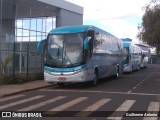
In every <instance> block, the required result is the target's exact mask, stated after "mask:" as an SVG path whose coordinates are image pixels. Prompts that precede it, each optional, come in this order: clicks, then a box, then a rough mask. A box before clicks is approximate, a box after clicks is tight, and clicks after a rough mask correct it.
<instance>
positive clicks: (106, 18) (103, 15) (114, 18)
mask: <svg viewBox="0 0 160 120" xmlns="http://www.w3.org/2000/svg"><path fill="white" fill-rule="evenodd" d="M66 1H69V2H71V3H74V4H77V5H80V6H82V7H83V8H84V15H83V24H84V25H94V26H96V27H99V28H101V29H103V30H105V31H107V32H109V33H111V34H113V35H115V36H116V37H118V38H131V39H132V41H133V42H134V43H139V40H138V38H137V37H136V36H137V34H138V28H137V26H138V25H139V24H141V23H142V16H143V14H144V10H142V7H144V6H145V5H146V4H148V3H149V2H150V0H66Z"/></svg>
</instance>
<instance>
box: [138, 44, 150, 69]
mask: <svg viewBox="0 0 160 120" xmlns="http://www.w3.org/2000/svg"><path fill="white" fill-rule="evenodd" d="M136 45H137V46H139V47H140V48H141V49H142V62H141V68H147V66H148V61H149V59H150V58H151V50H150V49H149V46H148V45H146V44H136Z"/></svg>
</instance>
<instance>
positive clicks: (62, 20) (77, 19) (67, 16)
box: [56, 9, 83, 27]
mask: <svg viewBox="0 0 160 120" xmlns="http://www.w3.org/2000/svg"><path fill="white" fill-rule="evenodd" d="M82 24H83V15H82V14H78V13H75V12H72V11H68V10H65V9H59V11H58V12H57V15H56V27H61V26H68V25H82Z"/></svg>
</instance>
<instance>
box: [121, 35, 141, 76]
mask: <svg viewBox="0 0 160 120" xmlns="http://www.w3.org/2000/svg"><path fill="white" fill-rule="evenodd" d="M122 41H123V47H124V49H125V50H124V72H130V73H132V72H133V71H135V70H139V69H140V67H141V62H142V49H141V48H140V47H139V46H137V45H135V44H133V43H132V40H131V39H128V38H126V39H122Z"/></svg>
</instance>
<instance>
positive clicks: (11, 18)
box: [0, 0, 83, 76]
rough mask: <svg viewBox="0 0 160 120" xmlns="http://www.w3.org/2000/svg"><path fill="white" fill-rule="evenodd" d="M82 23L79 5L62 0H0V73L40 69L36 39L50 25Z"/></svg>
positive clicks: (41, 59) (44, 32)
mask: <svg viewBox="0 0 160 120" xmlns="http://www.w3.org/2000/svg"><path fill="white" fill-rule="evenodd" d="M82 24H83V8H82V7H80V6H78V5H75V4H72V3H69V2H67V1H64V0H0V75H4V74H7V75H8V74H9V75H17V74H26V75H27V76H28V75H29V74H33V73H38V72H41V71H42V68H43V56H39V55H37V53H36V45H37V42H38V41H40V40H42V39H44V38H46V36H47V34H48V32H49V31H50V30H51V29H53V28H56V27H60V26H66V25H82Z"/></svg>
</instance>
